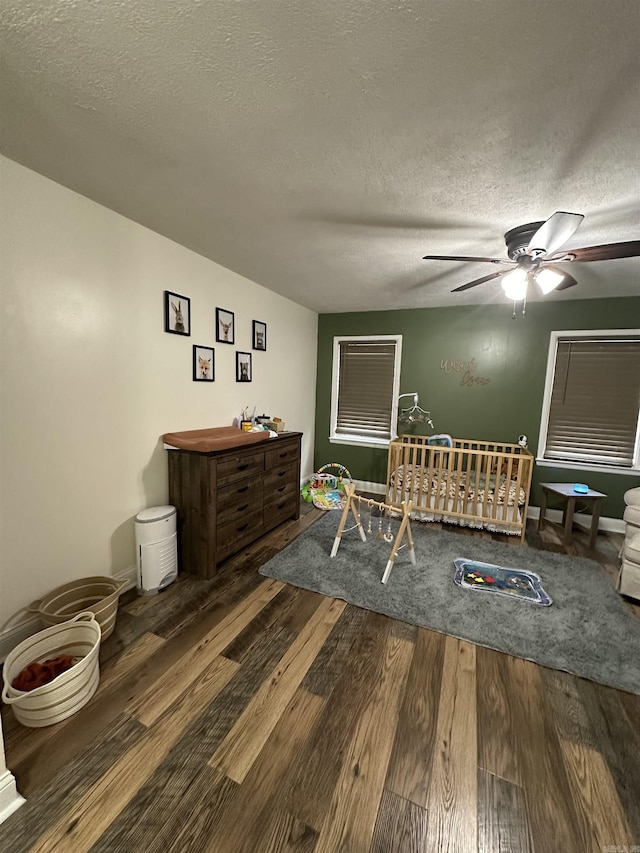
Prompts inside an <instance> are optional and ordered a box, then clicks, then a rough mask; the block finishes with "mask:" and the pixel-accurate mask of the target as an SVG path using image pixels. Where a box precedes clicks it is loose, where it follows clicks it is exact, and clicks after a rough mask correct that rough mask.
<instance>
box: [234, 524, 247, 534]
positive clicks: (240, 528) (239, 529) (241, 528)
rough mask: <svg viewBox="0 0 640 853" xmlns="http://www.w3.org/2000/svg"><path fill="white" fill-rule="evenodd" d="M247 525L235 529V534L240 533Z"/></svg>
mask: <svg viewBox="0 0 640 853" xmlns="http://www.w3.org/2000/svg"><path fill="white" fill-rule="evenodd" d="M248 526H249V524H248V523H247V524H243V525H241V526H240V527H236V532H238V533H240V531H241V530H246V529H247V527H248Z"/></svg>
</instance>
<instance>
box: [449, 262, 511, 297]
mask: <svg viewBox="0 0 640 853" xmlns="http://www.w3.org/2000/svg"><path fill="white" fill-rule="evenodd" d="M512 269H513V266H512V267H511V268H510V269H508V270H499V271H498V272H492V273H491V274H490V275H485V276H483V277H482V278H477V279H476V280H475V281H470V282H469V283H468V284H462V285H460V287H456V288H454V289H453V290H452V291H451V293H460V292H461V291H462V290H470V289H471V288H472V287H477V286H478V285H479V284H484V283H485V281H492V280H493V279H494V278H500V276H503V275H506V274H507V273H508V272H511V270H512Z"/></svg>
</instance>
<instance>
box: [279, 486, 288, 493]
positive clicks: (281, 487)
mask: <svg viewBox="0 0 640 853" xmlns="http://www.w3.org/2000/svg"><path fill="white" fill-rule="evenodd" d="M286 488H287V487H286V486H280V488H279V489H278V491H279V492H284V490H285V489H286Z"/></svg>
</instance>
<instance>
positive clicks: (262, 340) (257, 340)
mask: <svg viewBox="0 0 640 853" xmlns="http://www.w3.org/2000/svg"><path fill="white" fill-rule="evenodd" d="M266 348H267V324H266V323H261V322H260V320H254V321H253V349H259V350H266Z"/></svg>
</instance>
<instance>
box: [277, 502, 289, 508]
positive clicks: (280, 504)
mask: <svg viewBox="0 0 640 853" xmlns="http://www.w3.org/2000/svg"><path fill="white" fill-rule="evenodd" d="M286 503H287V502H286V501H280V503H279V504H278V509H282V507H283V506H286Z"/></svg>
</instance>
